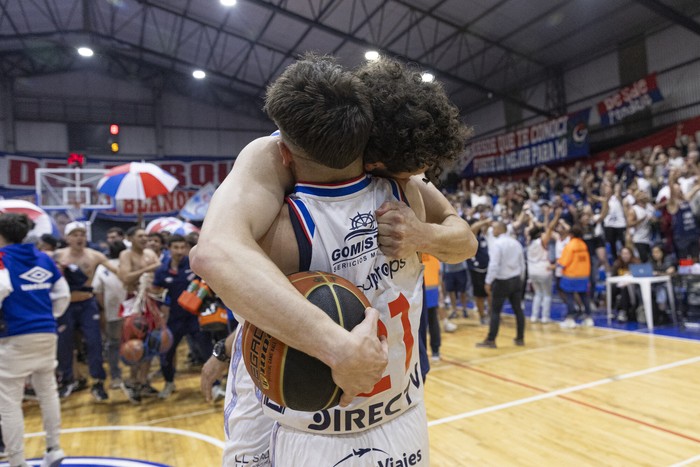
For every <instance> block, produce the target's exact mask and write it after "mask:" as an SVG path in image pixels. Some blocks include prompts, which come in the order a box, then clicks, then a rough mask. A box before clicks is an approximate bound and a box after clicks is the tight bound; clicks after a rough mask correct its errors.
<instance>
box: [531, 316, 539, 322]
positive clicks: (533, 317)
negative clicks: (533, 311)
mask: <svg viewBox="0 0 700 467" xmlns="http://www.w3.org/2000/svg"><path fill="white" fill-rule="evenodd" d="M530 322H531V323H537V322H539V319H537V316H535V315H532V316H530Z"/></svg>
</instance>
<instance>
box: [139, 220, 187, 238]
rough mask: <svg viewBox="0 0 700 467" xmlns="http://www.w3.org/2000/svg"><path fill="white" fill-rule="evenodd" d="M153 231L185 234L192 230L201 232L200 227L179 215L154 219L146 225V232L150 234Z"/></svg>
mask: <svg viewBox="0 0 700 467" xmlns="http://www.w3.org/2000/svg"><path fill="white" fill-rule="evenodd" d="M153 232H169V233H170V234H177V235H182V236H185V235H187V234H188V233H191V232H199V228H198V227H197V226H196V225H194V224H191V223H189V222H185V221H183V220H180V219H178V218H177V217H159V218H157V219H153V220H152V221H151V222H149V223H148V225H147V226H146V233H149V234H150V233H153Z"/></svg>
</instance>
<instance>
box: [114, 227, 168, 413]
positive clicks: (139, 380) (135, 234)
mask: <svg viewBox="0 0 700 467" xmlns="http://www.w3.org/2000/svg"><path fill="white" fill-rule="evenodd" d="M126 235H127V237H128V239H129V241H130V242H131V248H130V249H128V250H124V251H122V252H121V253H120V254H119V278H120V279H121V281H122V282H123V283H124V288H125V289H126V293H127V296H133V295H136V294H137V293H138V292H139V290H141V289H142V288H148V287H149V286H150V285H151V283H152V282H153V272H154V271H155V270H156V269H158V268H159V267H160V264H161V263H160V260H159V259H158V256H156V253H155V252H154V251H153V250H150V249H148V248H146V246H147V244H148V236H147V235H146V231H145V230H144V229H142V228H140V227H131V228H130V229H129V230H128V231H127V233H126ZM131 368H132V375H131V376H132V381H131V382H130V383H126V382H124V381H122V386H121V388H122V391H123V392H124V394H125V395H126V397H127V398H128V399H129V401H130V402H131V403H133V404H140V403H141V397H142V396H144V397H149V396H150V397H155V396H157V395H158V391H157V390H156V389H155V388H153V387H152V386H150V385H149V384H148V369H149V368H150V360H148V361H145V362H141V363H138V364H136V365H134V366H132V367H131Z"/></svg>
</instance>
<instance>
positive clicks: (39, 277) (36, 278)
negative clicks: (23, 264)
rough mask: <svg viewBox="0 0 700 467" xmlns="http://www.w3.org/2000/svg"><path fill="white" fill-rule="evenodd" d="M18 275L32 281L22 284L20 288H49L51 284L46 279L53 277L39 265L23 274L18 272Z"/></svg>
mask: <svg viewBox="0 0 700 467" xmlns="http://www.w3.org/2000/svg"><path fill="white" fill-rule="evenodd" d="M19 277H20V279H24V280H25V281H27V282H33V284H22V285H21V286H20V287H21V288H22V290H38V289H50V288H51V287H52V284H51V283H50V282H46V281H48V280H49V279H51V278H52V277H53V273H52V272H51V271H47V270H46V269H44V268H42V267H40V266H34V267H33V268H31V269H30V270H29V271H27V272H25V273H24V274H20V276H19Z"/></svg>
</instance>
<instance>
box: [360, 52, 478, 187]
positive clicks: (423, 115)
mask: <svg viewBox="0 0 700 467" xmlns="http://www.w3.org/2000/svg"><path fill="white" fill-rule="evenodd" d="M355 74H356V75H357V76H358V77H359V78H360V80H362V82H363V83H365V86H367V88H368V91H369V95H370V102H371V103H372V111H373V114H374V126H373V127H372V133H371V136H370V139H369V142H368V143H367V148H366V150H365V157H364V161H365V163H373V162H382V163H383V164H384V165H385V166H386V169H387V171H388V172H391V173H400V172H416V171H418V170H421V169H423V168H426V167H428V168H429V169H428V172H427V174H428V175H429V176H430V178H431V179H434V178H436V177H437V176H438V175H439V173H440V172H441V166H442V165H443V164H444V163H445V162H447V161H452V160H455V159H456V158H457V157H458V156H459V155H460V154H461V153H462V151H464V146H465V143H466V140H467V138H468V137H469V135H470V134H471V130H470V129H469V128H468V127H467V126H466V125H465V124H464V123H462V121H461V119H460V117H459V110H458V109H457V107H456V106H455V105H454V104H453V103H452V102H450V100H449V98H448V97H447V94H446V93H445V90H444V89H443V87H442V85H441V84H439V83H437V82H424V81H423V78H422V73H421V72H420V71H418V70H416V69H414V68H412V67H409V66H406V65H404V64H403V63H401V62H399V61H397V60H395V59H391V58H387V57H382V58H380V59H379V60H375V61H370V62H367V63H366V64H364V65H362V66H361V67H360V68H359V69H358V70H357V71H356V73H355Z"/></svg>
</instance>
